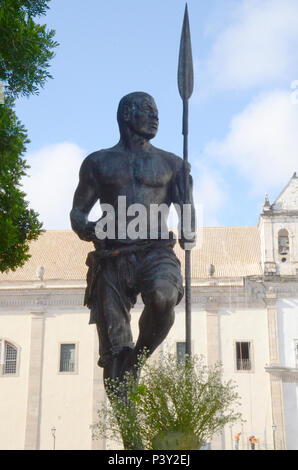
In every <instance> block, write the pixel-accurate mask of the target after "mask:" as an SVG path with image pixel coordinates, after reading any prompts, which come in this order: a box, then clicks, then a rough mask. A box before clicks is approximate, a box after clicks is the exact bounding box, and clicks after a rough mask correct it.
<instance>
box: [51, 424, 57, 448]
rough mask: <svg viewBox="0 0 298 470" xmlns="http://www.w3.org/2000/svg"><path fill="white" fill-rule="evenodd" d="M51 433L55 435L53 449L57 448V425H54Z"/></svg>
mask: <svg viewBox="0 0 298 470" xmlns="http://www.w3.org/2000/svg"><path fill="white" fill-rule="evenodd" d="M51 433H52V436H53V450H55V445H56V428H55V426H53V427H52V429H51Z"/></svg>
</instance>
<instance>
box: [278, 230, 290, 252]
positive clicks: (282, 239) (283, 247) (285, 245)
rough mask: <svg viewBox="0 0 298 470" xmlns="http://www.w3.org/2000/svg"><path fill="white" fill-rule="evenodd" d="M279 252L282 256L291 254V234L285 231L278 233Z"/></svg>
mask: <svg viewBox="0 0 298 470" xmlns="http://www.w3.org/2000/svg"><path fill="white" fill-rule="evenodd" d="M278 252H279V254H280V255H282V256H285V255H287V254H288V253H289V234H288V231H287V230H285V229H282V230H280V231H279V233H278Z"/></svg>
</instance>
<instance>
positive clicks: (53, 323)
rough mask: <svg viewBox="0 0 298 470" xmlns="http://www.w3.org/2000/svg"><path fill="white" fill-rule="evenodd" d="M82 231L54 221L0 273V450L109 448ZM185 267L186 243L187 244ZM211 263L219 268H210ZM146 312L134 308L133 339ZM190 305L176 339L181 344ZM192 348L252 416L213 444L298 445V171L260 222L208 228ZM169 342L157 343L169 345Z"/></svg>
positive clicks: (172, 340) (196, 259)
mask: <svg viewBox="0 0 298 470" xmlns="http://www.w3.org/2000/svg"><path fill="white" fill-rule="evenodd" d="M91 250H92V245H90V244H88V243H84V242H82V241H80V240H79V239H78V237H77V236H76V235H75V234H74V233H73V232H72V231H66V230H65V231H47V232H45V233H44V234H43V235H42V236H41V237H40V238H39V240H37V241H36V242H33V243H32V245H31V250H30V252H31V259H30V260H29V261H28V262H27V263H26V264H25V266H24V267H23V268H21V269H18V270H16V271H15V272H10V273H8V274H2V275H1V276H0V449H53V448H55V449H78V450H79V449H106V448H109V446H111V444H110V443H106V442H104V441H94V440H92V430H91V425H92V424H93V423H94V422H96V419H97V409H98V407H99V403H100V402H101V401H102V400H105V394H104V387H103V381H102V369H100V368H99V367H98V366H97V360H98V340H97V333H96V328H95V325H89V324H88V322H89V311H88V309H86V308H85V307H83V297H84V290H85V285H86V282H85V278H86V269H87V268H86V266H85V259H86V256H87V253H88V252H89V251H91ZM176 252H177V255H178V257H179V258H180V259H181V263H182V269H183V252H182V250H181V249H180V248H179V247H177V248H176ZM211 265H212V269H210V266H211ZM141 310H142V304H141V301H140V300H139V301H138V303H137V304H136V306H135V308H134V309H133V310H132V325H133V331H134V337H135V338H136V336H137V332H138V318H139V315H140V313H141ZM184 338H185V319H184V303H183V301H182V302H181V304H180V305H179V306H178V307H177V308H176V320H175V324H174V326H173V328H172V330H171V331H170V333H169V336H168V338H167V341H166V343H167V345H168V347H169V348H172V349H173V350H177V351H178V353H181V351H182V353H183V343H184V341H185V339H184ZM192 346H193V347H192V349H193V352H194V353H195V354H198V355H201V354H202V355H203V356H204V357H205V359H206V362H207V363H208V364H214V363H215V362H216V361H221V362H222V364H223V380H224V381H226V380H230V379H232V380H233V381H234V382H236V384H237V385H238V393H239V395H240V397H241V403H242V405H241V410H240V411H241V412H242V414H243V417H244V419H245V423H244V424H239V425H233V427H227V428H226V429H225V430H224V432H223V434H222V435H220V436H217V437H216V438H214V440H213V441H212V442H211V448H212V449H232V448H234V446H235V440H234V437H235V434H237V433H239V432H241V435H240V442H239V448H240V449H247V448H248V447H249V442H248V438H249V436H251V435H254V436H255V437H256V438H257V440H258V442H257V444H256V449H258V448H259V449H273V448H276V449H289V450H290V449H298V389H297V384H298V178H297V177H296V175H294V176H293V177H292V179H291V180H290V182H289V184H288V185H287V187H286V188H285V189H284V191H283V192H282V194H281V195H280V196H279V197H278V198H277V200H276V201H275V203H274V204H272V205H271V204H270V202H269V200H268V198H266V200H265V204H264V207H263V211H262V214H261V215H260V219H259V224H258V227H212V228H204V229H203V238H202V245H201V246H200V247H198V248H196V249H194V250H193V252H192ZM164 347H165V345H162V346H161V347H160V349H159V351H158V352H157V353H156V354H158V353H162V351H163V348H164Z"/></svg>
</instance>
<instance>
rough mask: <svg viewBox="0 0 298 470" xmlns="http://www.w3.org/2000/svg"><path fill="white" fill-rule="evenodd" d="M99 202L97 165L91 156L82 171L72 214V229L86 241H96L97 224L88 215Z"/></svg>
mask: <svg viewBox="0 0 298 470" xmlns="http://www.w3.org/2000/svg"><path fill="white" fill-rule="evenodd" d="M97 200H98V191H97V179H96V169H95V163H94V160H93V158H92V156H91V155H89V157H87V158H85V160H84V161H83V163H82V166H81V169H80V176H79V184H78V187H77V189H76V191H75V194H74V199H73V206H72V210H71V213H70V220H71V226H72V229H73V230H74V231H75V232H76V234H77V235H78V236H79V237H80V238H81V239H82V240H85V241H96V240H97V238H96V235H95V231H94V229H95V225H96V222H89V221H88V215H89V213H90V211H91V209H92V207H93V206H94V204H95V203H96V201H97Z"/></svg>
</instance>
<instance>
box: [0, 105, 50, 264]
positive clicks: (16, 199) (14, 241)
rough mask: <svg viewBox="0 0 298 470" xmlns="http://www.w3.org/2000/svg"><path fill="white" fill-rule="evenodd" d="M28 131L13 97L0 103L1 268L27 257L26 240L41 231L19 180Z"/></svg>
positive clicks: (34, 237) (20, 262) (23, 173)
mask: <svg viewBox="0 0 298 470" xmlns="http://www.w3.org/2000/svg"><path fill="white" fill-rule="evenodd" d="M27 142H28V138H27V133H26V130H25V129H24V127H23V126H22V125H21V123H20V122H19V121H18V119H17V117H16V115H15V113H14V111H13V108H12V100H11V99H7V100H6V102H5V104H4V105H0V234H1V236H0V271H1V272H4V271H7V270H8V269H12V270H15V268H16V267H17V266H22V265H23V264H24V262H25V261H26V260H27V259H28V258H29V255H28V250H29V241H30V240H34V239H36V238H37V237H38V235H39V234H40V229H41V223H40V222H39V221H38V214H36V213H35V212H34V211H33V210H32V209H29V208H28V202H27V201H26V200H25V194H24V192H23V191H22V190H21V185H20V181H21V178H22V177H23V176H24V175H25V174H26V169H27V168H28V166H27V165H26V161H25V160H23V159H22V154H23V153H24V152H25V148H26V147H25V145H26V143H27Z"/></svg>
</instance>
